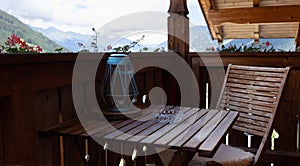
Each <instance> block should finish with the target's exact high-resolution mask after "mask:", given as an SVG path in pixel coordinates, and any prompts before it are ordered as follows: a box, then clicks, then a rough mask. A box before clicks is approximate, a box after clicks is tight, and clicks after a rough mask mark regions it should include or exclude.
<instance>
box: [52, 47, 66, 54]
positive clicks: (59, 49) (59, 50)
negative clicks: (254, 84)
mask: <svg viewBox="0 0 300 166" xmlns="http://www.w3.org/2000/svg"><path fill="white" fill-rule="evenodd" d="M63 49H64V48H63V47H60V48H56V49H55V50H54V51H56V52H59V53H60V52H61V51H62V50H63Z"/></svg>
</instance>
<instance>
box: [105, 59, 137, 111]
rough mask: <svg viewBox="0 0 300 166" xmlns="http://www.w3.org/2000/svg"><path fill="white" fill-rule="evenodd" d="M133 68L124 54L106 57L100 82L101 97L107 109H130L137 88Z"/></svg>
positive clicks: (134, 99)
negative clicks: (103, 73)
mask: <svg viewBox="0 0 300 166" xmlns="http://www.w3.org/2000/svg"><path fill="white" fill-rule="evenodd" d="M133 75H134V69H133V66H132V63H131V61H130V60H129V57H127V56H126V55H125V54H114V55H111V56H110V57H108V60H107V64H106V69H105V75H104V79H103V83H102V87H101V90H102V93H101V94H102V99H103V101H104V104H105V108H106V109H107V110H108V111H114V112H125V111H130V110H132V104H133V103H134V102H135V101H136V97H137V95H138V89H137V86H136V82H135V80H134V77H133Z"/></svg>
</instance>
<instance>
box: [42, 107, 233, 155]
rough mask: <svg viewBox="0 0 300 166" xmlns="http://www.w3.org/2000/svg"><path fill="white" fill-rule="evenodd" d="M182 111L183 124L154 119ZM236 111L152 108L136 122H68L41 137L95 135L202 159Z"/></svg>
mask: <svg viewBox="0 0 300 166" xmlns="http://www.w3.org/2000/svg"><path fill="white" fill-rule="evenodd" d="M159 109H165V110H179V117H180V119H181V120H180V121H177V122H174V123H161V122H157V121H156V120H155V115H154V113H153V111H154V110H156V111H157V110H159ZM237 116H238V113H237V112H234V111H220V110H213V109H199V108H188V107H180V108H179V107H172V106H168V107H165V108H162V106H152V107H150V108H148V109H146V110H143V113H142V114H141V115H140V116H139V117H138V118H135V119H138V120H134V119H126V120H118V121H112V122H110V123H107V122H106V121H99V120H97V119H96V118H94V119H91V118H86V119H83V120H82V123H84V124H83V126H85V128H83V127H82V125H81V123H80V122H79V120H78V119H77V120H76V119H72V120H69V121H66V122H64V123H62V124H60V125H57V126H52V127H49V128H46V129H43V130H41V131H40V133H41V134H47V135H49V134H57V135H72V136H83V137H88V136H93V137H98V138H101V139H104V140H106V139H107V140H109V141H112V140H117V141H127V142H130V143H135V144H136V143H140V144H143V145H147V144H151V145H153V146H157V147H172V148H174V149H183V150H185V151H192V152H195V153H196V152H198V153H199V155H201V156H211V155H212V154H213V152H214V151H215V150H216V148H217V147H218V145H219V144H220V141H221V139H222V137H223V136H224V135H225V134H226V133H227V132H228V129H229V128H230V127H231V126H232V125H233V123H234V121H235V120H236V119H237Z"/></svg>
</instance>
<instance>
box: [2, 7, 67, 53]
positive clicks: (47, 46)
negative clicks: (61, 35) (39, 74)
mask: <svg viewBox="0 0 300 166" xmlns="http://www.w3.org/2000/svg"><path fill="white" fill-rule="evenodd" d="M11 34H15V35H17V36H19V37H21V38H22V39H24V40H25V41H26V42H28V43H31V44H35V45H39V46H41V48H43V51H44V52H54V50H55V49H57V48H60V47H62V46H60V45H58V44H57V43H55V42H54V41H52V40H50V39H49V38H47V37H46V36H44V35H43V34H41V33H39V32H36V31H34V30H32V29H31V28H29V27H28V26H27V25H26V24H24V23H22V22H21V21H20V20H18V19H17V18H16V17H14V16H12V15H10V14H8V13H6V12H4V11H2V10H0V44H1V45H3V44H4V42H5V41H6V40H7V37H9V36H10V35H11ZM64 51H68V50H67V49H64Z"/></svg>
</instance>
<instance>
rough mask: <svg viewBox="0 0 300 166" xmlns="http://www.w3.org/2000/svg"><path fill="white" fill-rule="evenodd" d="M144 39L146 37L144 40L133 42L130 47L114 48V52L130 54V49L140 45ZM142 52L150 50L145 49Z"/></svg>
mask: <svg viewBox="0 0 300 166" xmlns="http://www.w3.org/2000/svg"><path fill="white" fill-rule="evenodd" d="M144 37H145V35H143V36H142V38H140V39H137V40H136V41H133V42H131V43H130V44H129V45H124V46H119V47H116V48H113V50H115V52H122V53H130V52H131V51H130V49H131V48H133V47H134V46H136V45H139V42H140V41H142V40H143V39H144ZM142 50H148V48H147V47H144V48H143V49H142ZM142 50H140V52H141V51H142Z"/></svg>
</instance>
